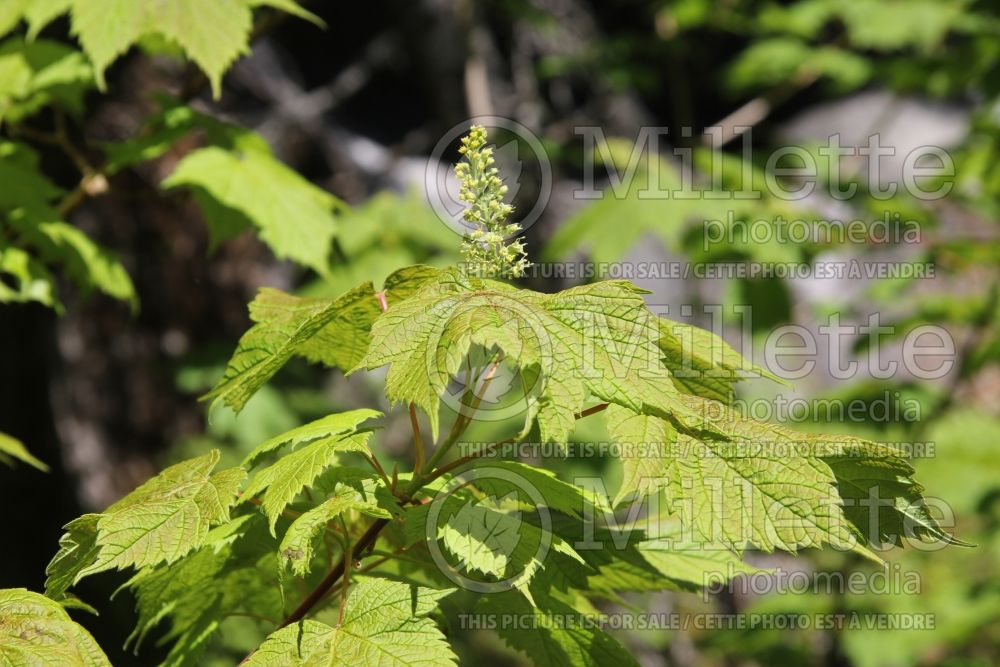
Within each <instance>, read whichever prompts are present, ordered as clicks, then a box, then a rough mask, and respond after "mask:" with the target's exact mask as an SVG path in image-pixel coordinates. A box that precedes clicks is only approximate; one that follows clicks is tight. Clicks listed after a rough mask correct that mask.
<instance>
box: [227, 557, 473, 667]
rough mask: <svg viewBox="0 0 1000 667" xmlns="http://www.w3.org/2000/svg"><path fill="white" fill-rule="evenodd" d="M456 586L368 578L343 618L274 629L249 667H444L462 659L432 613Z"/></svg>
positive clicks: (349, 600) (361, 582) (350, 599)
mask: <svg viewBox="0 0 1000 667" xmlns="http://www.w3.org/2000/svg"><path fill="white" fill-rule="evenodd" d="M449 593H451V590H433V589H429V588H420V587H411V586H409V585H407V584H404V583H400V582H397V581H389V580H387V579H374V578H368V577H365V578H362V579H360V580H359V581H358V583H357V584H355V586H354V589H353V590H352V591H351V593H350V595H349V596H348V598H347V607H346V611H345V613H344V618H343V622H342V623H340V625H338V626H337V627H330V626H329V625H326V624H325V623H320V622H318V621H310V620H305V621H300V622H299V623H296V624H295V625H290V626H288V627H286V628H282V629H280V630H278V631H277V632H274V633H272V634H271V635H270V636H269V637H268V638H267V639H266V640H264V643H263V644H261V645H260V647H259V648H258V649H257V650H256V651H255V652H254V653H253V654H252V655H251V656H250V657H249V658H248V659H247V660H246V661H245V663H244V664H245V665H246V667H278V666H281V667H293V666H306V665H308V666H315V667H321V666H322V667H356V666H357V665H379V666H380V667H443V666H447V665H456V664H457V658H456V657H455V654H454V653H453V652H452V650H451V648H450V647H449V646H448V643H447V641H446V640H445V638H444V635H442V634H441V631H440V630H438V629H437V627H436V625H435V624H434V621H432V620H431V619H429V618H427V615H428V614H429V613H430V612H431V611H432V610H433V609H434V607H435V606H436V605H437V602H438V600H440V599H441V598H442V597H444V596H445V595H448V594H449Z"/></svg>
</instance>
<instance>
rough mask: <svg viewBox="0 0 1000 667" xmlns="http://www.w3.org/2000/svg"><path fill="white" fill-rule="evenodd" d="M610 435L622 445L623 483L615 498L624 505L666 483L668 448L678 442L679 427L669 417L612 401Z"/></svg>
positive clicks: (608, 412)
mask: <svg viewBox="0 0 1000 667" xmlns="http://www.w3.org/2000/svg"><path fill="white" fill-rule="evenodd" d="M606 420H607V424H608V435H610V436H611V439H612V440H614V441H615V442H616V443H618V444H619V445H620V446H621V453H622V456H621V458H622V468H623V474H622V483H621V487H620V488H619V489H618V493H617V494H616V495H615V499H614V500H613V501H611V504H612V505H616V506H617V505H620V504H621V503H622V502H623V501H625V500H627V499H629V498H631V497H632V496H640V497H644V496H648V495H652V494H654V493H656V492H657V491H659V489H660V488H661V486H662V485H663V484H664V483H665V480H664V476H665V474H666V473H667V464H666V462H665V461H664V459H663V454H664V449H665V448H667V447H669V446H671V445H673V444H674V443H676V442H677V431H676V429H674V426H673V424H671V423H670V422H669V421H667V420H665V419H656V418H654V417H649V416H646V415H639V414H636V413H634V412H632V411H631V410H629V409H628V408H623V407H621V406H620V405H609V406H608V409H607V415H606Z"/></svg>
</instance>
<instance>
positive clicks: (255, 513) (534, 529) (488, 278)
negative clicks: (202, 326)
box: [0, 127, 952, 667]
mask: <svg viewBox="0 0 1000 667" xmlns="http://www.w3.org/2000/svg"><path fill="white" fill-rule="evenodd" d="M486 144H487V137H486V133H485V130H483V129H482V128H480V127H473V128H472V131H471V132H470V134H469V135H468V136H467V137H466V138H465V139H464V140H463V144H462V148H461V152H462V154H463V156H464V158H463V162H462V163H461V164H460V165H459V166H458V168H457V170H456V171H457V175H458V177H459V179H460V181H461V184H462V195H461V196H462V199H463V201H465V202H466V203H467V204H468V210H467V212H466V216H465V217H466V220H467V221H469V223H470V224H471V225H472V226H473V227H474V231H473V232H472V233H471V234H469V235H468V237H467V238H466V241H465V244H464V248H465V252H466V256H467V259H468V261H467V262H466V263H465V264H463V265H462V266H455V267H451V268H445V269H434V268H430V267H426V266H411V267H408V268H404V269H401V270H399V271H397V272H396V273H395V274H393V275H392V276H390V277H389V278H388V279H387V280H386V281H385V284H384V285H383V286H382V289H381V290H376V289H375V287H374V286H373V285H372V284H371V283H364V284H362V285H359V286H357V287H355V288H354V289H352V290H350V291H348V292H346V293H345V294H343V295H341V296H340V297H338V298H336V299H314V298H300V297H297V296H293V295H290V294H286V293H283V292H280V291H277V290H271V289H265V290H262V291H261V292H260V294H259V295H258V296H257V298H256V299H255V300H254V301H253V302H252V303H251V304H250V315H251V317H252V319H253V321H254V322H255V324H254V325H253V326H252V327H251V328H250V330H249V331H247V332H246V334H245V335H244V336H243V337H242V339H241V340H240V342H239V345H238V347H237V349H236V351H235V353H234V354H233V357H232V359H231V360H230V362H229V364H228V367H227V368H226V370H225V373H224V375H223V377H222V379H221V380H220V381H219V383H218V384H217V386H216V387H215V388H214V389H213V390H212V392H211V393H210V394H209V395H208V398H211V399H213V400H214V401H216V402H221V403H223V404H225V405H228V406H230V407H231V408H233V409H235V410H236V411H239V410H240V409H241V408H242V407H243V406H244V405H245V404H246V402H247V401H248V400H249V399H250V398H251V397H252V396H253V395H254V393H255V392H256V391H257V390H258V389H260V388H261V387H262V386H263V385H264V384H265V383H266V382H267V381H268V379H269V378H271V377H272V376H273V375H274V374H275V373H276V372H277V371H278V370H279V369H280V368H281V367H282V366H283V365H284V364H285V363H286V362H288V361H289V360H290V359H291V358H292V357H295V356H302V357H305V358H306V359H308V360H310V361H313V362H320V363H322V364H325V365H327V366H332V367H336V368H339V369H341V370H342V371H344V372H346V373H359V372H362V371H366V370H367V371H374V370H376V369H382V368H385V367H387V372H386V373H385V375H384V386H385V395H386V397H387V398H388V400H389V402H390V403H391V404H392V405H399V406H401V408H402V409H403V410H406V411H408V413H409V417H410V420H411V424H412V436H413V440H412V461H413V466H412V470H410V471H409V472H400V471H398V470H397V469H396V468H395V467H393V468H392V470H391V471H389V472H387V471H386V469H385V467H384V466H383V465H382V463H381V462H380V458H382V457H381V456H380V454H379V453H378V452H377V451H376V449H377V448H375V447H373V446H372V445H371V444H370V439H371V437H372V435H373V433H374V432H375V429H376V428H377V424H378V420H379V419H380V418H381V417H382V416H383V415H382V413H380V412H379V411H376V410H373V409H357V410H351V411H348V412H343V413H339V414H332V415H329V416H326V417H323V418H322V419H319V420H317V421H314V422H312V423H309V424H305V425H303V426H300V427H298V428H296V429H294V430H292V431H289V432H287V433H284V434H282V435H279V436H277V437H274V438H271V439H269V440H267V441H266V442H263V443H261V444H260V445H259V446H257V447H256V449H254V450H253V451H252V452H251V453H250V454H249V455H248V456H247V457H246V458H245V460H244V461H243V462H242V464H241V465H239V466H237V467H234V468H228V469H222V470H218V469H216V466H217V464H218V463H219V460H220V453H219V452H218V451H212V452H208V453H206V454H204V455H203V456H199V457H197V458H194V459H191V460H187V461H184V462H181V463H178V464H176V465H174V466H171V467H169V468H167V469H166V470H164V471H163V472H161V473H160V474H159V475H157V476H156V477H154V478H153V479H151V480H149V481H148V482H146V483H145V484H143V485H142V486H140V487H139V488H138V489H136V490H135V491H133V492H132V493H131V494H129V495H128V496H126V497H125V498H123V499H121V500H120V501H118V502H117V503H115V504H113V505H112V506H110V507H108V508H107V509H106V510H105V511H104V512H101V513H99V514H86V515H84V516H81V517H79V518H78V519H75V520H74V521H72V522H70V523H69V524H68V525H67V526H66V533H65V535H64V537H63V538H62V540H61V542H60V548H59V551H58V553H57V554H56V556H55V557H54V559H53V560H52V562H51V563H50V564H49V566H48V570H47V573H48V582H47V585H46V590H45V595H44V596H43V595H41V594H36V593H31V592H28V591H25V590H21V589H18V590H8V591H2V592H0V656H3V657H4V658H5V660H6V661H7V662H9V663H10V664H14V665H20V664H37V663H38V662H41V663H43V664H65V665H71V664H73V665H75V664H82V665H104V664H108V661H107V659H106V657H105V656H104V654H103V653H102V651H101V649H100V648H99V647H98V646H97V645H96V643H95V642H94V641H93V639H92V638H91V637H90V635H89V634H88V633H87V632H86V630H84V629H83V628H82V627H81V626H80V625H78V624H77V623H75V622H74V621H72V620H71V619H70V617H69V616H68V614H67V611H66V609H77V608H81V607H83V608H86V604H85V603H84V602H83V601H81V600H79V599H78V598H76V597H75V596H73V595H72V594H71V593H70V589H71V588H72V587H73V586H74V585H75V584H76V583H78V582H79V581H80V580H81V579H83V578H84V577H88V576H90V575H93V574H96V573H99V572H105V571H108V570H128V571H130V572H131V576H130V578H129V579H128V580H127V581H125V583H124V584H123V586H124V588H127V589H128V590H130V591H131V592H132V593H133V594H134V596H135V599H136V601H137V608H138V615H139V620H138V625H137V627H136V629H135V632H134V635H133V638H134V640H135V643H136V644H139V643H141V642H142V641H143V639H144V637H145V636H146V635H147V634H148V633H150V632H152V631H154V629H156V633H158V634H161V635H163V637H164V639H165V641H167V642H168V643H169V644H170V646H171V648H170V652H169V655H168V656H167V658H166V660H165V663H164V664H167V665H185V664H193V663H197V662H198V661H199V658H200V657H201V656H202V655H203V653H204V651H205V650H206V649H207V647H209V646H210V645H211V643H212V642H213V640H214V639H215V638H216V637H217V635H219V634H220V633H222V632H225V631H226V628H227V627H228V625H227V624H230V623H243V624H247V625H250V626H251V627H252V628H254V630H255V631H256V632H257V633H258V634H259V636H260V638H261V639H262V641H261V642H260V643H259V645H258V646H257V647H256V648H253V649H252V650H251V651H250V652H249V654H248V655H247V656H246V658H245V659H244V661H243V664H245V665H248V666H264V665H274V666H277V665H282V666H285V665H351V666H352V667H356V666H357V665H428V666H438V665H447V664H455V663H456V662H457V657H456V655H455V653H454V652H453V650H452V648H451V647H450V645H449V640H448V636H449V635H452V636H454V635H455V634H457V633H461V632H462V631H463V628H462V627H461V624H460V623H459V619H461V618H468V617H469V615H479V617H480V619H481V623H480V624H479V625H478V626H477V627H481V628H485V629H495V630H496V631H497V632H498V633H499V635H500V636H501V638H502V639H503V640H504V641H505V642H506V643H507V644H508V645H509V646H511V647H512V648H514V649H516V650H519V651H522V652H523V653H525V654H526V655H527V656H528V657H529V658H530V659H531V660H532V661H534V662H535V663H537V664H540V665H612V664H613V665H616V666H620V665H634V664H637V663H636V661H635V659H634V658H633V657H632V656H631V655H630V653H629V652H628V650H627V649H625V648H624V647H623V646H622V644H620V643H619V641H618V640H617V639H616V638H614V637H612V636H611V635H610V634H608V633H606V632H605V631H604V630H602V629H601V628H600V627H598V624H596V623H591V622H587V619H588V618H591V615H592V614H593V613H595V611H596V609H597V607H595V606H594V604H595V601H597V600H601V599H603V600H605V601H607V600H609V599H610V600H614V599H617V598H616V596H617V595H619V594H623V593H629V592H648V591H658V590H673V591H692V592H694V591H699V590H702V589H703V588H704V587H705V586H706V585H708V584H710V583H716V582H718V581H719V580H720V579H725V578H727V577H731V576H735V575H738V574H739V573H741V572H749V571H753V569H754V568H752V567H751V566H749V565H747V564H745V563H743V561H742V555H743V552H744V550H745V549H747V548H754V549H758V550H763V551H765V552H771V551H773V550H775V549H781V550H784V551H789V552H793V553H795V552H799V551H801V550H803V549H807V548H815V547H822V546H824V545H829V546H830V547H832V548H837V549H843V550H854V551H856V552H859V553H861V554H863V555H864V556H866V557H868V558H870V559H872V560H875V561H878V560H879V556H878V555H877V553H876V551H877V550H878V549H881V548H883V547H885V546H886V545H892V544H902V542H903V541H904V540H906V539H911V538H912V539H923V540H937V541H952V538H951V537H950V536H949V535H947V534H946V533H945V532H944V531H943V530H942V529H941V527H940V526H939V525H938V523H936V522H935V520H934V519H933V518H932V517H931V515H930V513H929V512H928V511H927V510H926V508H925V506H924V504H923V498H922V496H921V488H920V486H919V485H918V484H917V483H915V482H914V481H913V480H912V478H911V473H912V470H911V468H910V466H909V465H908V463H907V462H906V461H905V460H904V458H903V457H902V455H901V454H900V453H899V452H897V451H895V450H894V449H893V448H891V447H889V446H887V445H883V444H878V443H874V442H868V441H865V440H861V439H858V438H853V437H836V436H824V435H804V434H799V433H796V432H794V431H792V430H791V429H788V428H786V427H784V426H780V425H776V424H769V423H763V422H758V421H754V420H751V419H747V418H744V417H743V416H741V415H740V414H738V413H737V412H736V411H735V410H733V409H732V408H730V407H729V406H728V405H727V403H729V402H730V401H731V399H732V397H733V385H734V384H735V383H736V382H737V381H739V380H741V379H743V378H745V377H753V376H755V375H756V376H759V375H767V372H766V371H764V370H763V369H759V368H756V367H754V366H752V365H750V364H749V363H748V362H746V361H745V360H744V359H743V358H742V357H740V355H739V354H738V353H737V352H736V351H735V350H733V349H732V348H731V347H729V346H728V345H726V344H725V343H724V342H723V341H722V340H721V339H719V338H718V337H716V336H714V335H713V334H711V333H709V332H707V331H703V330H700V329H696V328H693V327H689V326H687V325H682V324H679V323H676V322H672V321H669V320H666V319H661V318H659V317H657V316H656V315H654V314H653V313H652V312H651V311H650V310H649V309H648V308H647V306H646V304H645V302H644V301H643V296H642V295H643V291H642V290H641V289H639V288H638V287H636V286H635V285H632V284H630V283H628V282H624V281H607V282H598V283H595V284H589V285H582V286H579V287H574V288H571V289H567V290H564V291H561V292H558V293H555V294H544V293H539V292H534V291H530V290H526V289H520V288H518V287H515V286H513V285H511V284H509V283H508V282H505V279H509V278H514V277H518V276H520V275H522V274H523V273H524V271H525V270H526V269H527V267H528V264H527V260H526V259H525V253H524V247H523V246H522V245H521V244H520V242H518V241H513V242H510V241H509V239H510V238H512V236H513V235H515V234H516V233H517V231H518V228H517V226H516V225H514V224H513V223H511V222H509V221H508V217H509V215H510V213H511V211H512V208H511V207H510V205H508V204H506V203H504V201H503V197H504V193H505V192H506V188H505V187H504V185H503V184H502V183H501V180H500V178H499V176H498V174H497V171H496V168H495V167H494V166H493V158H492V150H491V148H489V147H488V146H487V145H486ZM475 359H481V360H482V361H481V362H474V363H475V364H476V365H477V366H478V368H477V369H476V370H475V372H473V373H471V374H469V377H473V378H474V380H472V381H469V382H468V383H467V386H466V387H464V391H463V392H462V393H461V395H460V399H459V401H458V403H457V404H453V403H451V402H450V401H449V407H455V409H448V410H442V405H441V403H442V396H443V395H445V394H446V392H447V393H448V395H449V396H451V395H453V390H452V389H451V388H450V387H451V385H452V384H453V383H454V378H455V377H456V376H458V375H459V374H460V370H461V369H462V368H463V364H465V365H468V364H470V363H473V362H470V360H475ZM501 368H504V369H506V370H507V371H509V372H510V373H512V374H514V376H515V377H517V378H519V379H520V387H521V388H523V391H519V392H518V395H517V404H518V405H519V406H520V418H523V424H521V423H520V421H518V423H517V424H516V425H515V427H514V428H512V429H511V430H512V431H516V432H514V433H510V434H504V435H505V436H506V437H502V438H500V439H498V440H496V441H493V442H488V443H482V444H480V445H478V446H476V447H472V446H471V443H470V442H468V435H467V433H468V429H469V428H470V426H472V425H473V424H475V423H476V422H477V421H480V420H481V419H482V418H483V415H482V414H481V409H482V408H483V407H484V406H483V400H484V396H485V393H486V390H487V388H488V385H489V384H490V382H491V381H492V380H493V379H494V377H495V376H496V374H497V373H498V371H499V370H500V369H501ZM775 379H776V378H775ZM421 412H422V413H423V417H421V416H420V413H421ZM441 413H446V414H447V420H448V423H447V424H446V426H447V428H446V429H443V428H442V426H441ZM585 419H589V420H594V419H603V420H604V423H605V425H606V428H607V432H608V433H609V435H610V438H611V440H612V441H613V443H614V444H615V445H616V446H615V447H614V448H613V450H614V451H615V452H616V453H617V454H619V455H620V458H621V466H622V468H623V475H622V483H621V487H620V488H619V490H618V491H617V493H616V494H615V496H614V497H613V498H611V497H609V496H607V495H606V494H605V493H604V492H603V489H601V490H593V489H590V490H588V489H585V488H583V487H582V486H581V485H578V484H575V483H568V482H566V481H563V480H561V479H559V478H558V477H557V476H556V475H555V474H554V473H552V472H549V471H547V470H544V469H541V468H538V467H535V466H532V465H527V464H525V463H521V462H517V461H515V460H513V459H512V458H511V457H509V456H505V453H507V452H509V449H508V448H507V446H508V445H512V444H521V443H529V442H530V443H548V444H554V445H555V446H556V447H557V448H558V447H559V446H563V447H566V446H567V445H568V443H569V442H570V439H571V437H572V434H573V432H574V428H575V427H576V425H577V423H578V422H579V421H580V420H585ZM422 422H423V427H422V426H421V423H422ZM509 422H510V420H508V421H506V422H504V424H508V423H509ZM525 491H526V493H525ZM872 494H877V495H878V499H879V502H878V503H875V504H872V503H869V502H866V501H868V500H869V499H871V498H872V497H873V496H872ZM658 497H663V498H664V499H665V501H666V502H665V505H664V507H663V508H662V511H657V512H653V511H649V512H645V513H644V517H645V518H644V519H642V520H637V519H636V517H637V516H639V514H638V513H631V512H630V514H629V521H627V522H626V523H625V525H620V524H619V523H618V521H617V520H616V518H615V517H616V514H615V512H614V510H616V509H619V508H622V507H626V506H631V507H635V506H637V503H642V502H646V501H650V500H651V499H653V498H658ZM872 507H875V508H876V509H875V510H874V511H875V512H876V516H874V517H872V516H871V515H870V510H871V509H872ZM617 516H620V514H619V515H617ZM514 617H516V618H517V619H519V620H518V621H517V622H516V623H507V622H504V621H503V619H504V618H514ZM526 619H527V620H526ZM164 632H165V634H164Z"/></svg>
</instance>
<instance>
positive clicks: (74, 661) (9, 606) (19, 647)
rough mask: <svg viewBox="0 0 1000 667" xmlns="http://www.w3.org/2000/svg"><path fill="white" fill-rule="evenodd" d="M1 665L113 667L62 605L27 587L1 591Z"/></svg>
mask: <svg viewBox="0 0 1000 667" xmlns="http://www.w3.org/2000/svg"><path fill="white" fill-rule="evenodd" d="M0 663H3V664H4V665H10V667H31V666H34V665H73V666H79V667H110V666H111V662H110V661H109V660H108V658H107V656H106V655H104V652H103V651H102V650H101V648H100V647H99V646H98V645H97V642H96V641H94V638H93V637H92V636H91V635H90V633H89V632H87V631H86V630H85V629H84V628H83V627H82V626H80V625H79V624H77V623H75V622H74V621H73V619H71V618H70V617H69V614H67V613H66V610H65V609H64V608H63V607H62V605H60V604H59V603H58V602H54V601H52V600H49V599H48V598H46V597H45V596H43V595H39V594H38V593H32V592H31V591H27V590H25V589H23V588H13V589H4V590H0Z"/></svg>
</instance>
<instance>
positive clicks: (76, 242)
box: [10, 207, 139, 310]
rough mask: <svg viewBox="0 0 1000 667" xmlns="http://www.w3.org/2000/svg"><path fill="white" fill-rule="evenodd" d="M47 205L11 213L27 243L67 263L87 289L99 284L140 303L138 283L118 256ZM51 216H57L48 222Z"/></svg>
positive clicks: (134, 306) (44, 255)
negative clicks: (137, 293) (21, 212)
mask: <svg viewBox="0 0 1000 667" xmlns="http://www.w3.org/2000/svg"><path fill="white" fill-rule="evenodd" d="M57 216H58V214H57V213H56V212H55V211H54V210H53V209H50V208H48V207H44V208H37V209H31V208H25V209H23V216H22V215H21V214H16V215H14V216H12V218H11V220H10V222H11V227H12V228H14V229H16V230H18V231H19V232H21V234H22V238H23V239H24V240H25V242H26V243H29V244H31V245H32V246H34V247H35V248H37V249H38V251H39V254H40V255H41V257H42V258H43V259H45V260H46V261H47V262H50V263H52V264H61V265H63V266H64V267H65V269H66V272H67V274H69V277H70V278H71V279H72V280H73V281H74V282H75V283H76V284H77V285H78V286H79V287H80V288H81V289H82V290H84V292H85V293H86V291H87V290H89V289H93V288H96V289H98V290H100V291H101V292H104V293H105V294H107V295H108V296H111V297H114V298H115V299H119V300H121V301H126V302H128V303H129V304H131V306H132V309H133V310H135V309H137V308H138V306H139V301H138V296H137V295H136V293H135V286H134V285H133V284H132V279H131V278H130V277H129V275H128V272H127V271H126V270H125V267H124V266H122V265H121V262H119V260H118V258H117V256H116V255H115V254H114V253H112V252H111V251H109V250H107V249H106V248H103V247H101V246H100V245H98V244H96V243H94V241H93V240H91V238H90V237H89V236H87V235H86V234H84V233H83V232H82V231H80V229H79V228H77V227H74V226H73V225H70V224H67V223H65V222H59V221H58V220H57ZM49 220H54V221H52V222H49Z"/></svg>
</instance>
